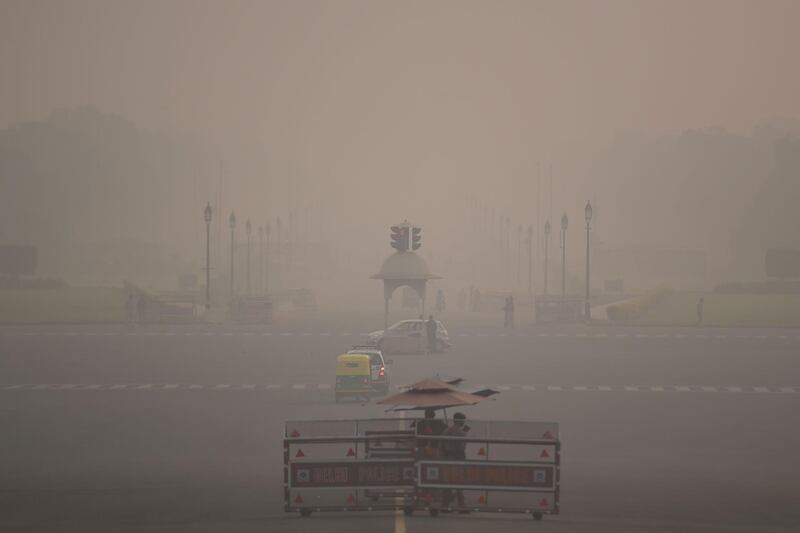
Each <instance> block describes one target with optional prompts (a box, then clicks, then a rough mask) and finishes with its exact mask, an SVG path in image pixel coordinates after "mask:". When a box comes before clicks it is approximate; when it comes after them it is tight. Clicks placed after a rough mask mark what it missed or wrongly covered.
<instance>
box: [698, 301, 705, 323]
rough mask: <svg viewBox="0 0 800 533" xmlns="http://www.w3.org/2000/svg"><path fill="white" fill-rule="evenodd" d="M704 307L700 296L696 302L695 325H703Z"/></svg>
mask: <svg viewBox="0 0 800 533" xmlns="http://www.w3.org/2000/svg"><path fill="white" fill-rule="evenodd" d="M704 305H705V300H703V297H702V296H701V297H700V299H699V300H697V325H698V326H702V325H703V306H704Z"/></svg>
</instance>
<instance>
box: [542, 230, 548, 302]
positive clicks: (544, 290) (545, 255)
mask: <svg viewBox="0 0 800 533" xmlns="http://www.w3.org/2000/svg"><path fill="white" fill-rule="evenodd" d="M549 251H550V220H549V219H548V220H545V221H544V289H543V290H542V295H543V296H547V266H548V265H547V263H548V262H549V259H548V255H549Z"/></svg>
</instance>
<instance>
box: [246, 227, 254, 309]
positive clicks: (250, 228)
mask: <svg viewBox="0 0 800 533" xmlns="http://www.w3.org/2000/svg"><path fill="white" fill-rule="evenodd" d="M252 232H253V226H252V225H251V224H250V219H249V218H248V219H247V222H246V223H245V225H244V233H245V235H247V296H250V234H251V233H252Z"/></svg>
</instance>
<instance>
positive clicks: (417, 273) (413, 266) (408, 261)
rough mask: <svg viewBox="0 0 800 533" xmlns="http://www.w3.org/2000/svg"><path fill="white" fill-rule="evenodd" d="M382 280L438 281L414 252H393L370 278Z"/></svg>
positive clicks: (437, 277)
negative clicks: (379, 269)
mask: <svg viewBox="0 0 800 533" xmlns="http://www.w3.org/2000/svg"><path fill="white" fill-rule="evenodd" d="M370 278H372V279H383V280H428V279H440V277H439V276H436V275H434V274H431V271H430V269H429V268H428V263H426V262H425V259H423V258H422V257H421V256H419V255H417V254H416V252H395V253H393V254H392V255H390V256H389V257H387V258H386V260H385V261H384V262H383V266H381V271H380V272H378V273H377V274H375V275H374V276H370Z"/></svg>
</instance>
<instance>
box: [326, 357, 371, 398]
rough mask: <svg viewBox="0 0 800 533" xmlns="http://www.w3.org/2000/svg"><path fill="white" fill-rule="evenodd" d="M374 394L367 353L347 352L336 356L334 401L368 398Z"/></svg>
mask: <svg viewBox="0 0 800 533" xmlns="http://www.w3.org/2000/svg"><path fill="white" fill-rule="evenodd" d="M375 394H377V391H376V390H375V387H374V386H373V384H372V368H371V365H370V356H369V355H367V354H361V353H348V354H342V355H340V356H339V357H337V358H336V387H335V389H334V398H335V400H336V403H339V402H340V401H342V400H343V399H344V398H354V399H356V400H369V399H370V397H372V396H373V395H375Z"/></svg>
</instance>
